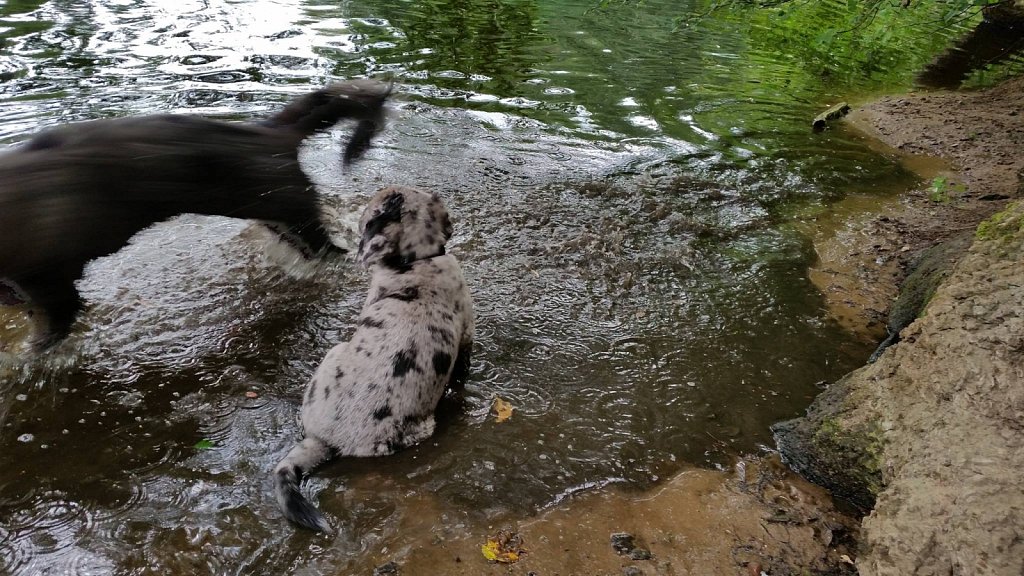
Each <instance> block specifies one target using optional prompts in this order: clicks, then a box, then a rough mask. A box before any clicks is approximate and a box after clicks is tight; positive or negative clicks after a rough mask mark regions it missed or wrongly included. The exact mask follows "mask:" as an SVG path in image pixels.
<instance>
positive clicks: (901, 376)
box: [776, 79, 1024, 576]
mask: <svg viewBox="0 0 1024 576" xmlns="http://www.w3.org/2000/svg"><path fill="white" fill-rule="evenodd" d="M1022 112H1024V79H1016V80H1013V81H1011V82H1008V83H1006V84H1003V85H1001V86H999V87H997V88H994V89H991V90H986V91H981V92H973V93H962V92H938V93H928V94H917V95H908V96H902V97H891V98H884V99H882V100H880V101H878V102H876V103H873V104H870V105H867V106H864V107H863V108H861V109H860V110H859V111H858V112H857V113H856V114H855V115H854V116H853V117H852V119H851V120H852V121H853V123H854V124H855V125H856V126H858V127H860V128H861V129H863V130H865V131H866V132H868V133H869V134H871V135H872V136H874V137H877V138H879V139H880V140H882V141H883V142H885V143H886V144H887V145H888V146H891V147H892V148H893V149H894V150H898V151H900V152H903V153H909V154H929V155H937V156H941V157H943V158H945V159H946V160H948V161H949V166H948V168H944V169H943V170H942V171H940V172H939V174H940V176H941V177H943V178H945V180H944V181H942V182H939V183H936V184H937V185H935V186H932V187H929V188H927V189H924V190H920V191H918V192H915V193H913V194H909V195H907V196H905V197H903V198H901V199H900V200H899V201H897V202H892V203H890V204H888V205H886V206H884V213H882V214H875V215H870V216H864V217H861V218H859V219H858V218H854V219H851V221H850V223H849V225H848V226H846V227H845V228H844V227H840V229H839V232H838V233H837V235H836V238H831V239H825V240H824V241H823V243H822V244H821V246H822V248H820V249H819V253H820V254H823V255H824V256H825V260H824V261H823V263H822V264H821V266H819V269H822V270H828V269H829V268H830V267H831V266H843V267H845V269H847V270H849V269H851V268H852V269H853V270H855V272H856V273H855V274H853V275H852V276H853V277H854V278H855V279H856V282H867V283H868V285H869V286H896V285H897V284H898V282H899V281H900V280H902V278H904V277H905V276H906V274H907V272H908V271H909V268H910V267H911V266H912V264H913V263H914V262H915V261H917V258H916V256H917V255H919V254H921V253H922V250H923V249H924V248H927V247H929V246H932V245H934V244H936V243H937V242H941V241H944V240H951V239H956V238H966V239H967V241H966V242H963V245H964V246H968V245H969V246H970V248H969V249H968V250H967V251H966V253H963V254H959V256H961V257H960V258H959V259H958V258H949V260H950V261H952V262H954V263H955V264H954V265H953V266H952V267H951V268H950V269H949V270H947V271H945V272H943V273H942V274H941V275H940V276H939V280H941V282H940V283H938V284H937V288H936V287H934V286H933V287H932V288H930V289H929V290H927V291H925V292H923V301H925V302H927V306H926V307H925V308H924V309H923V311H920V312H917V311H915V312H917V313H916V314H914V315H911V316H910V317H909V318H908V319H907V321H908V322H910V321H912V323H910V324H909V326H908V327H906V328H904V329H903V330H902V334H901V336H902V340H901V342H899V343H898V344H896V345H895V346H893V347H891V348H889V349H888V350H887V351H886V352H885V353H884V354H882V356H881V357H880V358H879V360H878V361H877V362H876V363H875V364H871V365H868V366H865V367H864V368H862V369H860V370H857V371H855V372H853V373H851V374H849V375H847V376H846V377H844V378H843V379H841V380H840V381H838V382H836V383H834V384H832V385H831V386H830V388H829V390H827V391H826V392H825V393H824V394H822V395H821V397H819V399H818V400H816V401H815V403H814V405H813V406H812V407H811V408H810V410H809V411H808V416H807V417H806V418H802V419H798V420H795V421H790V422H787V423H783V424H781V425H779V426H777V427H776V435H777V439H778V442H779V446H780V449H781V450H782V451H783V454H784V455H785V456H786V457H787V460H788V461H789V462H790V463H791V464H792V465H793V466H794V467H795V468H796V469H798V470H799V471H801V472H802V473H803V474H805V475H806V476H808V477H809V478H812V479H814V480H815V481H817V482H819V483H822V484H824V485H826V486H829V487H830V488H831V489H833V490H834V491H835V492H837V493H840V494H844V495H847V496H850V497H852V498H853V499H854V500H856V501H858V502H861V503H863V504H865V505H869V506H870V505H871V504H872V503H873V504H874V509H873V511H872V512H871V514H870V515H869V516H868V517H867V518H866V519H865V521H864V523H863V533H862V538H863V542H862V550H861V555H860V557H859V558H858V560H857V566H858V569H859V571H860V574H862V575H865V576H869V575H889V574H892V575H897V574H899V575H907V574H972V575H974V574H996V575H1004V574H1005V575H1007V576H1010V575H1012V576H1019V575H1020V574H1024V490H1022V483H1021V480H1020V477H1019V471H1020V470H1021V469H1022V467H1024V434H1022V432H1024V424H1022V423H1024V315H1022V313H1021V305H1022V303H1024V266H1022V265H1021V253H1022V252H1021V249H1022V248H1024V205H1022V204H1010V205H1009V206H1010V207H1009V208H1007V203H1008V202H1009V201H1012V200H1014V199H1016V198H1018V197H1019V195H1020V192H1021V190H1020V187H1021V174H1022V171H1024V157H1022V156H1021V154H1020V151H1021V150H1022V149H1024V118H1022V117H1021V113H1022ZM939 184H941V185H939ZM986 219H987V220H986ZM983 221H984V223H982V222H983ZM979 223H981V227H980V228H979V227H978V225H979ZM844 234H845V235H848V237H847V239H844V238H843V235H844ZM858 235H859V236H862V237H864V238H870V239H871V240H870V241H869V242H868V243H866V244H865V243H858V244H856V245H854V244H849V243H848V239H849V237H853V236H858ZM950 245H952V244H950ZM844 246H845V247H844ZM829 276H830V275H829V274H828V273H824V274H821V276H820V277H819V281H821V279H822V278H824V281H822V283H821V285H822V286H823V287H824V289H825V290H826V291H827V292H828V293H830V294H832V295H833V301H834V302H839V303H840V304H842V306H838V305H837V306H835V307H834V309H835V310H836V312H837V315H842V317H843V318H845V319H846V320H845V321H847V322H851V321H850V318H854V320H853V321H852V322H851V323H850V325H851V326H854V325H857V324H858V323H859V324H860V325H861V326H862V327H865V328H867V327H868V326H869V324H870V323H871V322H874V323H875V324H874V325H873V326H871V327H872V328H874V329H876V332H877V322H878V321H879V315H878V312H879V311H880V310H884V309H886V308H887V307H888V306H889V304H890V303H892V301H893V297H894V296H895V294H896V291H895V289H894V288H889V289H888V291H885V290H882V291H879V292H880V293H879V294H876V296H875V297H874V299H873V300H872V299H871V298H865V299H864V300H863V301H862V302H858V301H856V300H855V299H850V298H847V297H845V296H843V294H845V293H846V291H849V293H856V288H855V286H853V284H856V282H851V281H843V282H837V283H836V284H835V285H830V284H829V282H828V278H829ZM831 276H833V277H836V278H840V277H841V276H842V275H840V274H835V275H831ZM842 277H843V278H846V277H847V276H842ZM844 282H845V283H844ZM860 294H868V295H869V296H870V295H871V294H872V291H870V290H869V291H866V292H861V293H860ZM837 295H838V296H837ZM864 302H868V305H867V306H864V305H863V303H864ZM851 310H852V311H853V313H851ZM915 318H916V319H915Z"/></svg>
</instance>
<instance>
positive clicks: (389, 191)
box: [274, 187, 474, 531]
mask: <svg viewBox="0 0 1024 576" xmlns="http://www.w3.org/2000/svg"><path fill="white" fill-rule="evenodd" d="M360 229H361V231H362V238H361V240H360V242H359V249H358V253H357V259H358V260H359V261H360V262H361V263H362V264H363V266H365V267H367V268H368V269H369V270H370V273H371V276H372V277H371V280H370V289H369V293H368V295H367V297H366V302H365V303H364V305H363V310H362V312H361V313H360V315H359V318H358V320H357V321H356V330H355V333H354V334H353V335H352V338H351V339H350V340H349V341H348V342H343V343H341V344H338V345H337V346H335V347H334V348H332V349H331V350H330V351H329V352H328V353H327V355H326V357H324V359H323V361H322V362H321V363H320V366H319V367H318V368H317V370H316V372H315V374H314V375H313V378H312V379H311V380H310V382H309V384H308V385H307V388H306V392H305V396H304V400H303V402H302V411H301V420H302V427H303V433H304V436H305V437H304V438H303V440H302V441H301V442H300V443H299V444H297V445H296V446H295V447H294V448H292V450H291V451H290V452H289V453H288V455H287V456H285V458H284V460H282V461H281V462H280V463H279V464H278V465H277V467H276V468H275V469H274V483H275V495H276V497H277V501H278V504H279V505H280V506H281V509H282V511H283V512H284V515H285V516H286V517H287V518H288V519H289V520H292V521H294V522H296V523H297V524H300V525H302V526H305V527H307V528H311V529H313V530H321V531H329V530H330V527H329V525H328V524H327V521H326V520H325V519H324V517H323V516H322V515H321V514H320V512H319V511H318V510H317V509H316V507H315V506H313V505H312V504H311V503H310V502H309V501H308V500H306V498H305V497H304V496H303V495H302V493H301V492H300V491H299V481H300V479H301V478H302V476H303V474H306V473H308V472H310V471H311V470H312V469H313V468H315V467H317V466H319V465H321V464H323V463H324V462H326V461H327V460H329V459H331V458H335V457H339V456H384V455H387V454H391V453H393V452H395V451H397V450H400V449H402V448H405V447H407V446H411V445H413V444H416V443H417V442H420V441H422V440H424V439H426V438H428V437H430V435H432V434H433V433H434V411H435V409H436V408H437V405H438V402H439V401H440V400H441V397H442V396H443V395H444V393H445V389H446V388H447V387H448V386H450V385H452V384H458V383H460V380H461V378H462V377H463V376H464V374H465V370H466V369H467V366H468V363H469V354H470V349H471V347H472V340H473V326H474V322H473V304H472V300H471V298H470V294H469V289H468V288H467V287H466V282H465V280H464V279H463V277H462V270H461V268H460V267H459V263H458V261H456V260H455V258H454V257H452V256H451V255H447V254H445V242H447V240H448V239H449V238H450V237H451V234H452V226H451V222H450V221H449V219H448V213H447V211H446V210H445V208H444V206H443V204H442V203H441V200H440V198H438V197H437V195H435V194H430V193H427V192H422V191H420V190H416V189H413V188H403V187H389V188H384V189H383V190H380V191H379V192H377V194H376V195H375V196H374V197H373V199H372V200H371V202H370V204H369V206H368V207H367V208H366V210H365V212H364V213H363V215H362V217H361V219H360Z"/></svg>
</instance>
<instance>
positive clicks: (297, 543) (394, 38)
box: [0, 0, 947, 574]
mask: <svg viewBox="0 0 1024 576" xmlns="http://www.w3.org/2000/svg"><path fill="white" fill-rule="evenodd" d="M845 4H846V3H845V2H844V3H842V6H845ZM823 6H824V7H823V8H820V10H823V12H822V14H823V15H822V16H821V17H822V18H824V17H826V16H828V15H829V14H831V12H829V10H832V11H836V10H837V8H836V7H834V6H831V5H828V4H827V3H826V4H823ZM686 7H687V5H685V4H680V3H678V2H674V1H668V0H653V1H647V2H643V3H642V5H641V7H639V8H637V7H636V6H634V5H632V4H629V5H619V4H613V5H611V6H609V7H607V8H606V9H595V6H594V4H593V3H591V2H588V1H584V0H571V1H566V2H554V1H550V2H548V1H537V0H521V1H514V0H461V1H441V0H433V1H426V2H410V1H400V0H376V1H368V2H340V3H328V2H302V1H300V0H280V1H273V0H257V1H250V2H230V1H226V0H205V1H194V2H190V1H181V2H174V3H172V2H145V1H141V0H122V1H117V0H97V1H94V2H89V3H84V2H72V1H60V0H54V1H51V2H32V1H21V2H15V1H7V2H5V3H0V30H2V31H0V38H2V40H3V50H2V52H0V139H2V140H3V141H4V142H6V143H10V144H13V143H16V142H18V141H21V140H23V139H25V138H27V137H28V136H30V135H31V134H32V133H33V132H35V131H36V130H38V129H39V128H41V127H45V126H48V125H53V124H57V123H62V122H70V121H76V120H84V119H91V118H100V117H107V116H121V115H128V114H140V113H152V112H157V111H173V112H188V113H202V114H206V115H212V116H218V117H223V118H227V119H245V118H250V117H253V116H263V115H266V114H267V113H268V112H269V111H271V110H274V109H276V108H277V107H278V106H280V104H281V103H282V102H284V101H286V100H287V99H288V98H290V97H292V96H294V95H296V94H301V93H303V92H305V91H307V90H309V89H310V88H311V87H312V86H319V85H322V84H323V83H325V82H328V81H329V80H331V79H333V78H339V77H341V78H344V77H354V76H368V75H370V76H384V77H390V78H393V79H394V80H395V81H396V82H397V85H398V88H399V90H398V91H399V96H398V97H397V98H396V100H395V102H394V106H393V114H392V117H391V120H390V125H389V127H388V129H387V131H386V133H385V134H384V135H383V136H382V137H381V138H380V139H379V141H378V142H377V146H376V147H375V148H374V149H373V150H372V151H371V153H370V154H369V156H368V157H367V159H366V160H364V161H363V162H362V163H359V164H357V165H355V166H354V167H353V168H352V169H351V170H350V171H347V172H346V171H343V170H342V167H341V163H340V150H341V147H342V145H343V142H342V141H343V139H344V138H345V133H344V132H343V131H339V132H337V133H335V134H332V135H331V136H328V137H320V138H317V139H314V140H313V141H311V142H310V144H309V146H308V147H307V149H306V150H305V152H304V154H303V162H304V165H305V167H306V168H307V170H308V171H309V172H310V173H311V174H312V175H313V176H314V179H315V180H316V181H317V182H318V184H320V187H321V190H322V192H323V193H324V195H325V203H326V204H327V205H328V206H329V207H330V209H331V212H332V213H333V214H338V215H339V216H338V219H337V222H336V223H335V224H334V228H336V229H337V231H338V233H339V235H340V236H348V237H350V236H351V233H350V230H351V228H352V226H353V225H354V218H355V217H357V214H358V211H359V210H360V208H361V206H362V202H363V200H364V199H365V198H366V195H367V194H368V193H370V192H372V191H373V190H374V189H376V188H377V187H379V186H380V185H382V184H412V185H417V186H423V187H427V188H431V189H434V190H437V191H438V192H440V193H441V194H442V195H443V197H444V198H445V200H446V202H447V203H448V205H449V208H450V211H451V212H452V214H453V217H454V220H455V225H456V235H455V237H454V238H453V242H452V244H451V245H450V248H451V252H452V253H454V254H456V255H457V256H458V257H459V258H460V259H461V260H462V262H463V265H464V268H465V273H466V276H467V278H468V280H469V282H470V284H471V286H472V290H473V295H474V298H475V302H476V309H477V324H478V332H477V342H476V348H475V358H474V362H473V367H472V374H471V377H470V380H469V382H468V384H467V392H466V400H465V403H464V405H462V406H459V407H454V408H449V409H447V410H446V411H445V413H444V416H443V419H442V425H441V427H440V430H439V432H438V434H437V435H436V436H435V437H434V438H433V439H432V440H431V441H429V442H426V443H424V444H423V445H421V446H418V447H415V448H413V449H410V450H407V451H405V452H403V453H401V454H398V455H396V456H394V457H390V458H386V459H377V460H345V461H340V462H337V463H335V464H333V465H331V466H329V467H328V468H326V469H324V470H323V471H321V472H320V473H319V474H318V475H317V476H316V477H315V478H314V479H312V481H311V482H309V485H308V487H309V488H310V490H311V491H312V492H313V493H315V495H316V498H317V501H318V502H319V504H320V506H321V507H322V508H323V509H324V510H325V511H326V512H327V513H328V515H329V517H330V518H331V519H332V521H333V522H335V524H336V525H339V526H342V527H343V529H342V530H341V532H340V533H339V534H337V535H335V536H332V537H319V536H312V535H309V534H307V533H302V532H297V531H296V530H295V529H293V528H292V527H291V526H289V525H288V524H287V523H285V522H284V521H283V520H282V518H281V517H280V515H279V513H278V511H277V508H276V505H275V503H274V502H273V498H272V496H271V492H270V482H269V476H268V473H269V471H270V469H271V468H272V467H273V465H274V464H275V463H276V462H277V461H278V459H279V458H281V457H282V456H283V454H284V452H285V451H286V450H287V449H288V448H289V447H290V445H291V444H292V442H293V441H294V439H295V438H296V435H297V433H298V428H297V425H296V422H295V416H296V412H297V406H298V403H299V401H300V394H301V392H302V386H303V384H304V382H305V381H306V379H307V378H308V377H309V375H310V374H311V372H312V370H313V368H314V367H315V365H316V364H317V362H318V361H319V359H320V358H321V356H322V355H323V353H324V352H325V351H326V350H327V349H328V348H329V347H330V346H331V345H332V344H333V343H335V342H337V341H338V340H340V339H343V338H345V337H346V336H347V335H348V334H349V333H350V331H351V329H352V319H353V318H354V316H355V314H356V313H357V311H358V307H359V306H360V305H361V303H362V300H363V290H364V287H365V286H366V277H365V276H364V275H363V273H362V272H360V271H358V270H356V269H355V268H354V267H353V266H350V265H348V264H345V265H340V266H337V267H334V268H331V269H328V270H326V271H325V272H323V273H321V274H319V275H318V276H317V277H315V278H314V279H313V280H305V281H300V280H295V279H292V278H290V277H289V276H287V275H286V274H285V273H283V272H282V270H281V269H280V268H279V267H277V266H275V265H273V264H271V263H269V262H267V261H266V260H265V259H264V257H263V256H262V251H261V248H260V246H259V245H258V243H257V242H255V241H254V239H253V238H252V234H251V231H250V230H248V229H247V227H246V224H245V223H243V222H236V221H231V220H226V219H217V218H201V217H194V216H185V217H181V218H178V219H176V220H174V221H172V222H169V223H166V224H162V225H158V226H156V227H154V228H153V229H151V230H148V231H146V232H145V233H143V234H140V235H139V236H138V237H137V238H136V239H135V240H134V242H133V243H132V245H131V246H129V247H128V248H126V249H125V250H123V251H121V252H119V253H118V254H116V255H114V256H112V257H109V258H105V259H102V260H100V261H97V262H95V263H94V264H93V265H91V266H90V268H89V270H88V272H87V277H86V278H85V279H84V280H83V282H82V283H81V288H82V291H83V293H84V294H85V297H86V299H87V301H88V312H87V314H86V315H85V316H84V319H83V321H82V322H81V323H80V324H79V325H78V328H77V332H76V336H75V338H74V339H73V340H71V341H70V342H68V343H67V345H66V346H65V347H64V349H63V350H62V354H61V355H60V357H59V358H51V359H49V360H47V361H40V362H29V363H25V362H22V361H18V360H14V359H11V358H7V359H6V360H5V361H4V364H3V365H0V376H2V378H3V380H2V384H0V424H2V427H0V463H2V465H0V574H7V573H10V574H108V573H111V574H248V573H268V574H269V573H275V574H280V573H296V574H327V573H339V574H340V573H369V571H370V566H369V565H368V560H366V558H367V557H368V555H370V554H371V553H373V554H377V555H383V556H388V555H389V554H395V555H400V553H401V550H400V549H392V548H389V546H391V545H393V543H394V542H395V541H396V534H395V526H396V525H397V523H398V522H399V520H400V519H401V518H402V517H403V516H405V515H409V514H433V515H435V516H436V522H435V524H434V526H435V529H436V531H437V533H438V534H448V533H452V532H458V531H459V530H466V529H468V528H467V526H478V525H486V524H485V523H486V522H487V521H488V520H489V519H493V518H501V517H503V516H504V515H506V514H508V513H509V512H516V513H519V514H521V515H526V514H530V513H532V512H534V511H536V510H540V509H542V508H543V507H545V506H547V505H550V504H552V503H554V502H558V501H561V500H563V499H565V498H567V497H569V496H571V495H572V494H574V493H576V492H578V491H581V490H586V489H588V488H591V487H594V486H599V485H604V484H607V483H611V482H621V483H628V484H630V485H634V486H637V487H643V486H647V485H650V484H651V483H653V482H656V481H657V480H658V479H659V478H664V477H665V476H666V475H668V474H671V473H673V472H674V471H676V470H678V469H679V468H680V467H681V466H683V465H684V464H694V463H695V464H699V465H707V466H720V465H724V464H727V463H728V462H729V461H730V459H731V458H732V457H733V456H734V455H736V454H742V453H750V452H757V451H760V450H765V449H770V446H771V438H770V435H769V432H768V426H769V425H770V424H771V423H772V422H774V421H777V420H780V419H784V418H789V417H792V416H794V415H797V414H799V413H800V412H801V411H802V410H803V409H804V408H805V407H806V406H807V404H808V403H809V402H810V400H811V398H812V397H813V395H814V394H815V393H816V392H817V391H818V389H817V387H816V385H815V383H816V382H819V381H821V380H829V379H834V378H836V377H838V376H840V375H842V374H843V373H844V372H846V371H848V370H849V369H851V368H853V367H855V366H856V365H857V364H858V363H859V362H862V361H863V360H864V358H865V357H866V356H867V354H868V353H869V352H870V351H869V350H868V349H867V348H865V347H864V346H863V345H862V344H858V343H857V340H856V339H855V338H853V337H852V336H850V335H848V334H844V333H843V332H842V331H841V330H840V329H839V328H838V327H837V326H835V325H834V324H833V323H832V322H831V321H830V320H829V319H828V317H827V315H826V314H825V312H824V311H823V309H822V307H823V304H822V300H821V298H820V296H819V294H818V293H817V292H816V291H815V289H814V287H813V286H812V285H811V284H810V282H809V281H808V280H807V277H806V268H807V266H808V264H809V263H811V262H812V261H813V258H814V253H813V249H812V247H811V246H810V245H809V243H808V240H807V239H806V238H805V237H803V236H801V235H800V234H799V233H798V232H797V231H796V227H795V226H793V222H794V218H797V216H796V215H798V214H808V213H813V212H814V210H815V207H816V206H824V205H827V204H828V203H829V202H831V201H833V200H835V199H837V198H840V197H842V196H843V195H844V194H845V193H847V192H848V191H850V190H853V189H857V190H858V191H863V190H878V193H880V194H882V193H888V192H891V191H893V190H897V189H900V188H905V187H906V186H908V185H910V184H911V183H913V177H912V176H910V175H908V174H905V173H903V172H902V171H901V170H900V168H898V166H897V165H896V164H895V163H894V162H893V161H892V160H891V159H887V158H883V157H880V156H878V155H876V154H875V153H873V152H871V151H869V150H868V149H867V148H866V147H865V146H863V145H862V144H861V143H860V142H859V141H858V139H857V138H856V137H854V136H853V135H851V134H848V133H845V132H842V131H832V132H827V133H825V134H818V135H816V134H812V133H811V132H810V130H809V129H808V128H809V123H810V119H811V118H813V116H814V115H815V114H816V113H817V112H819V111H820V110H822V109H823V108H824V107H826V106H827V105H829V104H832V103H834V102H836V101H838V100H840V99H845V98H849V97H850V95H851V94H853V95H856V94H857V93H859V92H861V91H864V90H868V89H872V90H877V89H880V88H881V87H885V86H890V87H898V86H902V85H904V84H905V83H906V82H908V81H909V79H910V78H911V77H912V74H913V72H914V67H915V66H916V65H917V64H919V63H923V62H924V61H925V60H926V59H927V58H928V57H929V55H930V54H931V53H933V52H934V51H937V50H939V49H941V48H942V47H943V46H944V45H945V44H946V43H947V40H946V38H945V37H941V36H938V35H937V34H936V33H935V31H934V30H928V29H921V30H914V29H908V32H907V34H906V38H904V39H903V41H904V42H907V43H916V44H912V46H911V48H913V50H910V51H908V50H907V49H905V47H904V49H901V50H902V51H900V52H898V53H896V54H897V55H892V54H890V55H889V56H886V54H887V53H886V52H885V51H880V52H879V53H877V54H874V53H873V54H872V55H871V57H870V58H862V57H861V56H859V55H858V54H851V55H850V57H849V58H848V59H847V60H844V63H843V64H842V66H839V67H833V69H831V72H830V73H829V74H824V73H823V72H822V69H821V67H820V66H817V65H815V66H811V65H809V64H807V61H806V60H801V57H800V55H799V54H794V53H793V52H792V51H790V50H789V49H788V48H787V38H788V37H787V36H786V34H785V31H784V30H783V31H780V30H779V29H778V27H777V26H775V25H773V24H772V20H771V19H770V18H768V17H765V16H759V17H746V16H742V15H740V16H736V17H734V18H729V17H727V16H724V15H722V16H719V17H716V18H712V19H709V20H706V21H703V22H702V23H700V24H698V25H695V26H691V27H688V28H684V29H676V26H675V24H674V22H673V18H674V17H675V16H677V15H678V14H679V12H680V11H681V10H683V9H685V8H686ZM908 55H912V56H908ZM865 87H868V88H865ZM157 137H158V135H157ZM347 231H348V232H347ZM25 324H26V317H25V315H24V314H23V313H22V310H20V309H7V310H2V311H0V338H2V340H0V342H6V343H5V344H3V345H2V346H0V348H4V347H6V348H8V349H16V347H17V344H18V339H19V338H20V337H21V335H22V334H23V333H24V327H25ZM247 392H256V397H255V398H251V397H249V396H247V394H246V393H247ZM495 397H501V398H504V399H506V400H508V401H510V402H511V403H512V404H513V405H514V406H515V408H516V411H515V414H514V416H513V417H512V419H511V420H510V421H508V422H504V423H501V424H498V423H496V422H495V420H494V418H493V416H492V415H490V414H489V412H490V406H491V403H492V401H493V399H494V398H495ZM204 439H205V440H209V441H211V443H212V448H209V449H199V448H197V447H196V444H197V442H200V441H201V440H204ZM424 499H429V500H430V501H431V502H432V504H431V505H430V506H429V507H426V508H424V507H423V506H422V501H423V500H424ZM411 501H416V502H419V503H420V504H417V505H416V506H417V507H415V508H411V507H408V506H406V505H405V503H406V502H411Z"/></svg>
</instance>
